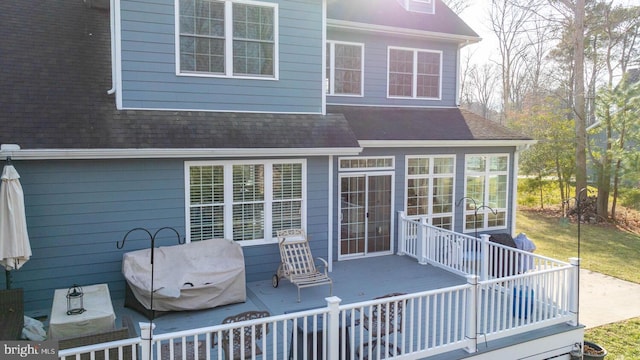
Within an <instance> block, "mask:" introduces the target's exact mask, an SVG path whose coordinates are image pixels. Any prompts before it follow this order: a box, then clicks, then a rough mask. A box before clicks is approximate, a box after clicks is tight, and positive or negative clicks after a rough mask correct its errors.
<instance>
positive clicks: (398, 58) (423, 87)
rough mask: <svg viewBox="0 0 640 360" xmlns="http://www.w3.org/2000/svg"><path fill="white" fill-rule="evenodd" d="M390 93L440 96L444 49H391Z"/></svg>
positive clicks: (402, 95) (424, 96)
mask: <svg viewBox="0 0 640 360" xmlns="http://www.w3.org/2000/svg"><path fill="white" fill-rule="evenodd" d="M388 57H389V60H388V64H389V68H388V72H389V73H388V95H389V97H395V98H413V99H416V98H420V99H440V88H441V79H442V52H441V51H433V50H419V49H404V48H389V54H388Z"/></svg>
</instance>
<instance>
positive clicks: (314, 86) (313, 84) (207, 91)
mask: <svg viewBox="0 0 640 360" xmlns="http://www.w3.org/2000/svg"><path fill="white" fill-rule="evenodd" d="M266 2H274V3H278V6H279V35H280V37H279V44H278V46H279V79H278V80H256V79H238V78H224V77H202V76H176V73H175V72H176V67H175V61H176V57H175V16H174V11H175V3H174V0H146V1H142V0H122V5H121V9H122V11H121V18H122V21H121V26H122V31H121V49H122V53H121V62H122V89H121V91H122V99H123V106H124V107H125V108H157V109H175V110H180V109H183V110H213V111H265V112H293V113H320V112H321V111H322V92H321V91H322V84H323V81H322V6H321V5H322V3H321V2H319V1H316V0H266ZM265 93H266V94H267V95H265ZM227 94H234V96H233V99H230V98H229V97H227V96H225V95H227ZM198 98H200V99H198Z"/></svg>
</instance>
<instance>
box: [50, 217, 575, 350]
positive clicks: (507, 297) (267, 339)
mask: <svg viewBox="0 0 640 360" xmlns="http://www.w3.org/2000/svg"><path fill="white" fill-rule="evenodd" d="M399 228H400V236H399V242H400V246H399V250H400V252H401V253H402V254H406V255H409V256H412V257H414V258H416V259H418V261H419V262H420V263H423V264H425V263H429V264H433V265H436V266H439V267H442V268H444V269H447V270H450V271H452V272H455V273H458V274H461V275H464V276H466V277H467V284H464V285H460V286H455V287H449V288H443V289H437V290H431V291H425V292H419V293H411V294H396V295H394V296H391V297H386V298H381V299H374V300H370V301H365V302H359V303H353V304H344V305H341V304H340V302H341V300H340V299H339V298H337V297H330V298H327V306H326V307H322V308H318V309H313V310H308V311H302V312H295V313H290V314H284V315H276V316H271V317H267V318H261V319H256V320H250V321H245V322H237V323H231V324H224V325H215V326H211V327H205V328H198V329H191V330H186V331H180V332H174V333H166V334H155V335H152V329H151V327H150V324H149V323H140V326H141V333H142V336H141V337H140V338H137V339H129V340H122V341H117V342H112V343H105V344H99V345H94V346H85V347H82V348H75V349H68V350H62V351H60V353H59V356H60V358H64V357H65V356H71V358H72V359H80V354H84V353H90V357H87V358H90V359H94V358H98V357H96V355H103V358H109V359H114V356H113V354H114V353H113V352H111V353H107V351H109V349H117V350H116V351H117V358H118V359H127V358H132V359H135V360H137V359H142V360H147V359H207V360H209V359H224V358H227V357H229V358H233V355H234V354H232V352H235V353H236V354H237V353H238V352H240V354H239V355H240V357H241V358H247V359H258V358H260V359H293V360H298V359H305V360H306V359H331V360H333V359H346V358H350V359H365V358H368V359H372V358H376V359H379V358H382V357H386V358H393V357H394V355H396V354H402V358H403V359H420V358H424V357H427V356H433V355H436V354H441V353H445V352H449V351H453V350H457V349H464V350H466V351H467V352H469V353H473V352H475V351H477V348H478V343H479V342H480V341H482V342H484V341H490V340H496V339H500V338H504V337H507V336H512V335H516V334H520V333H523V332H526V331H531V330H536V329H540V328H543V327H546V326H551V325H555V324H559V323H569V324H572V325H576V320H577V309H578V296H577V294H578V271H579V268H578V266H577V265H578V261H577V259H575V260H572V263H571V264H568V263H564V262H561V261H557V260H553V259H550V258H546V257H543V256H539V255H535V254H532V253H528V252H523V251H520V250H517V249H512V248H509V247H505V246H502V245H498V244H494V243H491V242H489V241H488V237H483V238H481V239H475V238H473V237H470V236H466V235H463V234H456V233H454V232H451V231H447V230H442V229H438V228H434V227H431V226H429V225H427V224H425V222H424V221H416V220H410V219H406V218H404V216H400V226H399ZM376 314H377V316H376ZM380 314H385V315H384V316H380ZM376 318H377V319H378V320H379V321H375V319H376ZM257 329H261V330H262V333H263V334H264V335H263V336H262V337H261V338H259V339H258V338H256V336H255V334H256V333H258V331H256V330H257ZM234 330H239V332H238V334H239V335H238V336H240V342H244V340H245V337H248V339H249V341H250V343H252V344H254V345H255V346H253V347H252V350H250V351H249V352H245V351H244V350H243V349H242V348H237V349H235V350H233V349H223V346H222V342H221V341H219V339H222V338H223V336H224V335H225V334H229V332H233V331H234ZM149 338H151V340H148V339H149ZM143 339H147V340H143ZM132 347H133V349H134V351H132V352H131V351H129V352H127V351H125V349H129V350H130V349H131V348H132ZM227 352H229V353H228V354H227ZM260 353H261V354H260ZM109 354H111V355H112V356H106V357H105V356H104V355H109ZM128 354H131V356H130V357H128V356H125V355H128ZM85 356H86V355H85ZM83 358H84V357H83Z"/></svg>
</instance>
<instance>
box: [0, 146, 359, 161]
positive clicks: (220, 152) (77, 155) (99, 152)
mask: <svg viewBox="0 0 640 360" xmlns="http://www.w3.org/2000/svg"><path fill="white" fill-rule="evenodd" d="M360 152H362V148H286V149H285V148H263V149H259V148H251V149H244V148H242V149H241V148H235V149H233V148H230V149H34V150H27V149H20V150H11V149H6V148H4V147H3V149H2V150H0V159H1V158H4V157H7V156H10V157H11V158H12V159H14V160H61V159H64V160H80V159H163V158H212V157H230V158H236V157H275V156H292V155H293V156H329V155H337V156H353V155H358V154H360Z"/></svg>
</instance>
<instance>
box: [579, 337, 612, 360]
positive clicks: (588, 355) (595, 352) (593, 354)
mask: <svg viewBox="0 0 640 360" xmlns="http://www.w3.org/2000/svg"><path fill="white" fill-rule="evenodd" d="M583 351H584V355H583V356H582V359H583V360H597V359H604V357H605V356H607V350H605V349H604V348H603V347H602V346H600V345H598V344H595V343H592V342H590V341H585V342H584V349H583Z"/></svg>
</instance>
